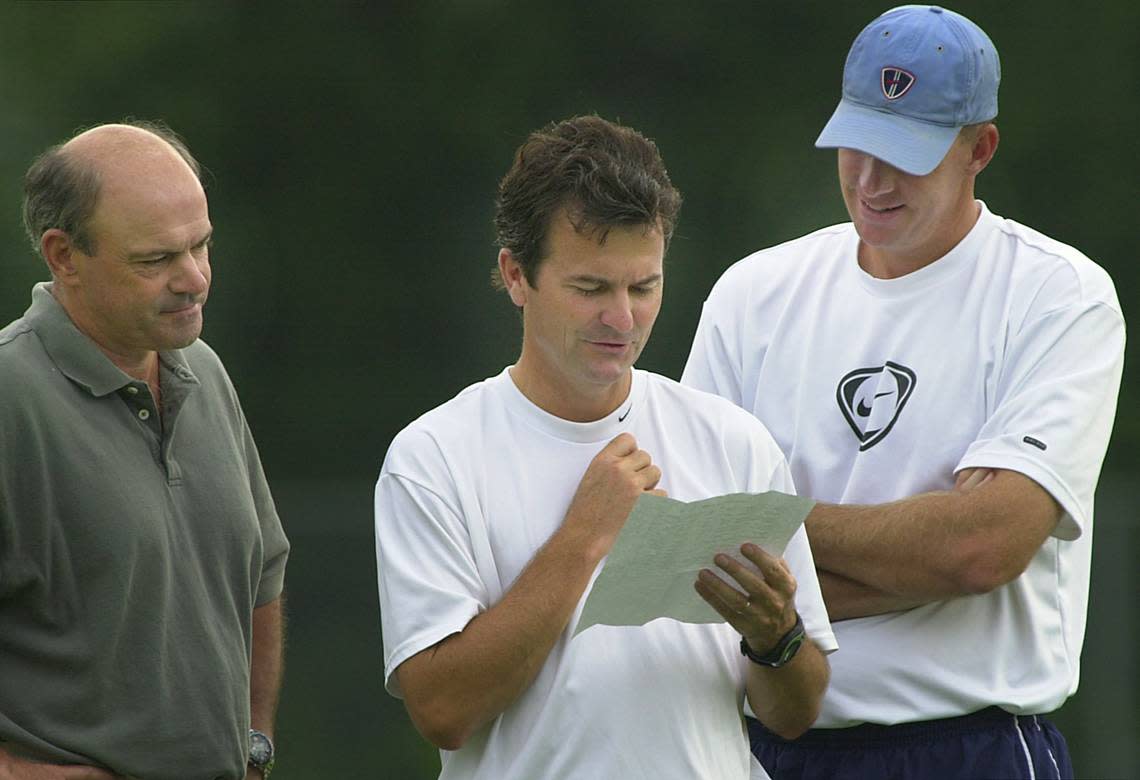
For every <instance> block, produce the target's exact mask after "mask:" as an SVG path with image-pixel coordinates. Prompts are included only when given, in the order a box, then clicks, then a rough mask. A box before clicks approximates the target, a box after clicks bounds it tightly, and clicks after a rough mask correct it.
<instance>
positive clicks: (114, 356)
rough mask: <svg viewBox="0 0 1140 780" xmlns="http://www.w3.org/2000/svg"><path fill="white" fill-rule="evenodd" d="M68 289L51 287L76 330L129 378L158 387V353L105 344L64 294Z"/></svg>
mask: <svg viewBox="0 0 1140 780" xmlns="http://www.w3.org/2000/svg"><path fill="white" fill-rule="evenodd" d="M65 289H66V288H63V287H61V286H60V285H59V284H52V285H51V294H52V296H54V297H55V299H56V300H57V301H59V305H60V306H62V307H63V310H64V312H66V313H67V316H68V318H69V319H70V320H71V323H72V324H73V325H74V326H75V328H76V330H78V331H79V332H80V333H82V334H83V335H84V336H86V337H87V338H89V339H91V342H92V343H93V344H94V345H95V346H96V347H98V348H99V351H100V352H102V353H103V354H104V355H106V356H107V359H108V360H110V361H111V362H112V363H114V364H115V367H116V368H118V369H119V370H120V371H122V372H123V373H124V374H126V375H127V376H129V377H131V378H133V379H140V380H142V381H144V382H146V383H147V384H149V385H150V386H151V387H152V388H155V387H158V353H157V352H155V351H153V350H147V351H141V352H140V351H132V350H122V349H119V348H116V347H115V346H112V345H108V344H105V343H104V342H103V341H102V340H101V339H100V338H99V336H98V333H97V331H96V329H95V328H93V327H92V326H91V324H90V321H89V318H88V317H86V316H85V313H84V311H83V309H82V307H80V306H78V305H76V303H75V301H73V300H71V298H70V297H69V296H68V295H67V294H66V292H64V290H65Z"/></svg>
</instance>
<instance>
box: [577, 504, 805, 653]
mask: <svg viewBox="0 0 1140 780" xmlns="http://www.w3.org/2000/svg"><path fill="white" fill-rule="evenodd" d="M814 503H815V502H814V501H812V500H811V499H809V498H802V497H799V496H789V495H785V494H783V493H776V492H768V493H759V494H747V493H736V494H732V495H727V496H718V497H716V498H709V499H705V500H702V501H694V502H691V503H686V502H683V501H676V500H673V499H670V498H663V497H660V496H654V495H644V496H642V497H641V498H639V499H638V501H637V504H636V505H635V506H634V508H633V512H631V513H630V516H629V519H628V520H627V521H626V523H625V526H624V528H622V531H621V533H620V534H619V535H618V538H617V541H616V542H614V546H613V548H612V549H611V550H610V554H609V557H608V558H607V559H606V562H605V565H604V566H603V567H602V571H601V572H600V573H599V574H598V577H597V579H596V580H595V581H594V585H593V588H592V589H591V590H590V593H589V595H588V596H587V598H586V603H585V605H584V606H583V609H582V615H581V617H580V618H579V620H578V625H577V627H576V628H575V630H574V633H575V634H578V633H581V632H582V631H584V630H586V629H587V628H589V627H590V626H592V625H594V624H596V623H601V624H604V625H611V626H640V625H644V624H645V623H648V622H649V621H651V620H655V619H656V618H659V617H671V618H674V619H676V620H680V621H682V622H686V623H719V622H722V621H723V620H724V619H723V618H722V617H721V616H720V615H718V614H717V613H716V611H715V610H714V609H713V608H712V607H710V606H709V605H708V604H707V603H705V601H704V600H703V599H702V598H701V597H700V596H699V595H698V594H697V593H696V591H695V590H694V589H693V583H694V582H695V581H696V579H697V576H698V572H700V570H701V569H703V568H709V567H710V565H711V564H712V562H713V558H714V556H716V555H717V553H726V554H730V555H734V556H736V557H739V555H740V553H739V549H740V545H741V544H742V543H744V542H753V543H755V544H757V545H759V546H760V547H761V548H763V549H764V550H766V551H767V552H768V553H769V554H770V555H773V556H777V557H778V556H780V555H782V554H783V552H784V548H785V547H786V546H787V544H788V540H790V539H791V538H792V535H793V534H794V533H795V532H796V529H797V528H799V526H800V525H801V524H802V523H803V521H804V518H805V517H807V514H808V512H809V511H811V508H812V506H813V504H814Z"/></svg>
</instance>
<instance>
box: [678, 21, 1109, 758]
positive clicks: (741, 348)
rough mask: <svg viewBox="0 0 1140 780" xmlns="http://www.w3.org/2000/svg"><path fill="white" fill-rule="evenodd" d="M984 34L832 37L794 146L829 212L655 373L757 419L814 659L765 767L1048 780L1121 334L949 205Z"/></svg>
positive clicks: (972, 134)
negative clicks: (831, 218)
mask: <svg viewBox="0 0 1140 780" xmlns="http://www.w3.org/2000/svg"><path fill="white" fill-rule="evenodd" d="M1000 72H1001V71H1000V65H999V61H998V56H997V52H996V50H995V49H994V46H993V43H992V42H991V41H990V39H989V38H988V37H987V36H986V34H985V33H984V32H982V30H981V29H979V28H978V27H977V26H976V25H975V24H973V23H972V22H971V21H969V20H968V19H966V18H964V17H962V16H960V15H959V14H956V13H954V12H952V11H948V10H945V9H942V8H937V7H931V6H903V7H900V8H896V9H894V10H891V11H888V12H887V13H885V14H883V15H882V16H880V17H879V18H877V19H875V20H874V21H873V22H872V23H871V24H870V25H868V26H867V27H866V29H864V30H863V31H862V32H861V33H860V34H859V36H858V38H856V40H855V43H854V45H853V46H852V47H851V51H850V53H849V55H848V57H847V63H846V67H845V68H844V74H843V97H842V99H841V100H840V103H839V107H838V108H837V109H836V111H835V114H834V115H833V116H832V118H831V120H830V121H829V122H828V123H827V125H826V126H825V127H824V129H823V132H822V133H821V134H820V137H819V139H818V140H817V141H816V145H817V146H819V147H823V148H837V149H838V150H839V151H838V157H839V182H840V187H841V190H842V193H843V198H844V201H845V203H846V206H847V210H848V212H849V214H850V216H851V222H850V223H848V224H843V225H836V226H832V227H828V228H824V229H822V230H819V231H817V232H815V233H812V234H810V235H808V236H805V237H803V238H800V239H797V240H794V241H790V242H788V243H785V244H782V245H780V246H777V247H773V248H771V249H767V250H764V251H761V252H757V253H756V254H754V255H752V256H750V257H747V258H745V259H744V260H742V261H740V262H739V263H737V264H735V265H734V266H732V267H731V268H730V269H729V270H728V271H727V272H726V273H725V274H724V276H723V277H722V278H721V280H720V281H719V282H718V283H717V285H716V286H715V287H714V289H713V291H712V292H711V293H710V295H709V298H708V301H707V302H706V304H705V308H704V312H703V314H702V317H701V322H700V326H699V328H698V332H697V336H696V339H695V342H694V344H693V350H692V354H691V356H690V358H689V362H688V364H687V366H686V368H685V374H684V377H683V381H684V382H686V383H687V384H690V385H693V386H695V387H698V388H701V389H704V390H710V391H712V392H715V393H718V394H720V395H722V396H724V397H726V398H729V399H730V400H732V401H733V402H735V403H737V404H738V405H740V406H742V407H744V408H745V409H748V410H750V411H751V412H753V413H754V414H755V415H756V416H757V417H759V418H760V419H761V420H762V421H763V422H764V423H765V424H766V425H767V427H768V428H769V429H770V430H771V432H772V435H773V436H774V437H775V439H776V441H777V443H779V445H780V446H781V448H782V449H783V451H784V453H785V454H786V456H787V457H788V460H789V462H790V465H791V469H792V475H793V478H794V480H795V484H796V487H797V489H798V490H799V491H800V492H801V493H803V494H804V495H810V496H812V497H814V498H816V499H819V500H820V501H821V502H822V503H821V504H820V505H819V506H818V507H817V509H816V510H814V511H813V512H812V514H811V516H809V518H808V522H807V527H808V535H809V538H810V540H811V544H812V550H813V552H814V555H815V561H816V565H817V567H818V569H819V573H820V582H821V584H822V586H823V589H824V596H825V599H826V601H827V604H828V609H829V612H830V614H831V618H832V620H833V621H836V622H835V624H834V625H835V633H836V637H837V639H838V642H839V648H840V649H839V651H838V652H837V653H835V654H833V655H832V657H831V660H832V682H831V687H830V688H829V690H828V692H827V694H826V696H825V699H824V704H823V710H822V714H821V716H820V718H819V719H818V720H817V721H816V724H815V726H816V728H814V729H812V730H811V731H809V732H808V733H807V734H806V735H805V736H803V737H801V738H800V739H798V740H795V741H786V740H783V739H781V738H779V737H778V736H776V735H774V734H771V733H770V732H768V731H767V730H766V729H764V728H763V726H761V725H760V724H758V723H755V722H752V723H750V732H751V736H752V746H753V751H754V752H755V753H756V755H757V756H758V757H759V758H760V760H761V762H762V763H763V764H764V765H765V766H766V767H767V769H768V771H769V772H770V773H771V774H772V776H773V777H774V778H776V779H777V780H781V778H825V777H826V778H832V777H835V778H892V777H897V778H916V779H917V778H934V777H937V778H976V777H1070V776H1072V766H1071V762H1070V760H1069V756H1068V751H1067V748H1066V746H1065V742H1064V739H1063V737H1062V736H1061V734H1060V733H1059V732H1058V731H1057V730H1056V729H1055V727H1054V726H1053V725H1052V724H1050V723H1049V722H1048V721H1046V720H1045V719H1044V718H1042V717H1041V714H1042V713H1047V712H1050V711H1052V710H1054V709H1056V708H1057V707H1059V706H1060V705H1061V704H1062V703H1063V702H1064V701H1065V699H1066V698H1067V697H1068V696H1070V695H1071V694H1072V693H1073V692H1074V691H1075V690H1076V688H1077V680H1078V668H1079V661H1080V651H1081V644H1082V641H1083V637H1084V625H1085V615H1086V607H1087V602H1088V585H1089V565H1090V552H1091V535H1092V534H1091V532H1092V518H1093V493H1094V490H1095V487H1096V482H1097V477H1098V474H1099V471H1100V466H1101V463H1102V461H1103V458H1104V453H1105V450H1106V448H1107V444H1108V438H1109V434H1110V431H1111V428H1112V422H1113V417H1114V415H1115V408H1116V400H1117V393H1118V390H1119V384H1120V375H1121V368H1122V364H1123V347H1124V321H1123V317H1122V315H1121V311H1120V305H1119V303H1118V301H1117V297H1116V292H1115V290H1114V288H1113V284H1112V281H1111V279H1109V277H1108V275H1107V274H1106V273H1105V272H1104V271H1103V270H1102V269H1101V268H1100V267H1098V266H1097V265H1096V264H1094V263H1093V262H1092V261H1091V260H1089V259H1088V258H1087V257H1085V256H1084V255H1082V254H1081V253H1080V252H1078V251H1077V250H1075V249H1073V248H1072V247H1069V246H1066V245H1065V244H1062V243H1060V242H1058V241H1055V240H1053V239H1051V238H1048V237H1047V236H1044V235H1042V234H1040V233H1038V232H1036V231H1034V230H1032V229H1030V228H1027V227H1025V226H1023V225H1020V224H1018V223H1016V222H1013V221H1011V220H1008V219H1003V218H1001V217H999V216H997V215H995V214H993V213H992V212H990V211H989V209H987V208H986V205H985V204H984V203H982V202H981V201H979V200H976V199H975V197H974V180H975V178H976V177H977V176H978V174H979V173H981V172H982V170H984V169H985V167H986V166H987V165H988V164H989V162H990V160H991V159H992V158H993V155H994V152H995V151H996V149H997V145H998V130H997V127H996V126H995V125H994V123H993V122H994V119H995V117H996V116H997V91H998V83H999V81H1000Z"/></svg>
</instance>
